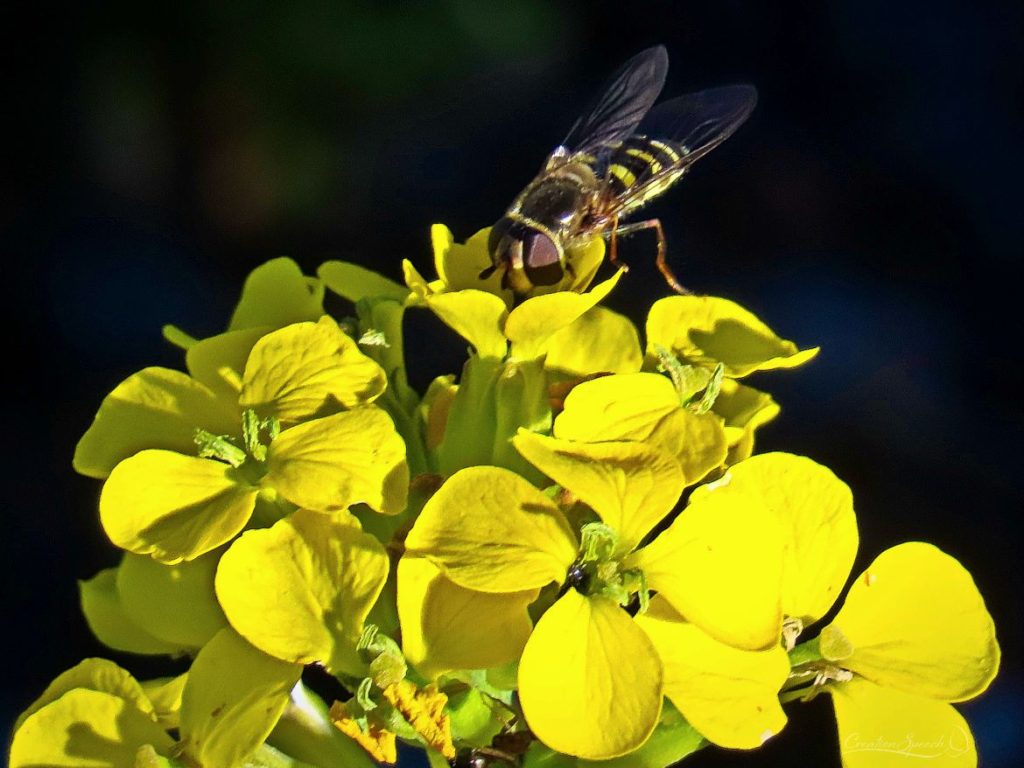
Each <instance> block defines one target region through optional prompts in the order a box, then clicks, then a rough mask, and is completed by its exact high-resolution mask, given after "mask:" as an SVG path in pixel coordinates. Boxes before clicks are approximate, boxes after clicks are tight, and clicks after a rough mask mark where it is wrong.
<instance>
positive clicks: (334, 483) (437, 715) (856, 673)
mask: <svg viewBox="0 0 1024 768" xmlns="http://www.w3.org/2000/svg"><path fill="white" fill-rule="evenodd" d="M432 234H433V245H434V255H435V268H436V272H437V275H438V277H437V279H436V280H432V281H428V280H427V279H425V278H424V277H422V276H421V274H420V273H419V272H417V270H416V269H415V268H414V267H413V266H412V265H411V264H410V263H408V262H406V263H405V265H404V273H405V285H399V284H397V283H394V282H392V281H390V280H388V279H386V278H384V277H382V276H380V275H377V274H374V273H372V272H370V271H368V270H366V269H364V268H362V267H358V266H356V265H353V264H348V263H344V262H338V261H334V262H328V263H325V264H323V265H322V266H321V267H320V269H319V270H318V271H317V276H316V277H315V278H314V277H307V276H304V275H303V274H302V272H301V271H300V270H299V268H298V267H297V265H296V264H295V263H294V262H292V261H290V260H288V259H277V260H274V261H271V262H269V263H267V264H265V265H263V266H261V267H259V268H258V269H256V270H255V271H254V272H253V273H252V274H251V275H250V277H249V279H248V280H247V282H246V284H245V287H244V290H243V292H242V296H241V299H240V301H239V303H238V306H237V308H236V310H235V312H234V314H233V316H232V318H231V321H230V324H229V325H228V329H227V330H226V331H225V332H224V333H222V334H219V335H216V336H213V337H210V338H205V339H195V338H192V337H191V336H189V335H187V334H186V333H184V332H183V331H181V330H179V329H177V328H174V327H168V328H167V329H165V336H166V337H167V339H168V340H169V341H171V342H172V343H174V344H176V345H178V346H179V347H181V348H182V349H183V351H184V369H185V371H184V372H183V371H178V370H170V369H165V368H147V369H145V370H143V371H140V372H139V373H136V374H134V375H132V376H129V377H128V378H127V379H126V380H125V381H123V382H122V383H121V384H119V385H118V386H117V387H116V388H115V389H114V390H113V391H112V392H111V393H110V395H108V396H107V398H106V399H105V400H104V401H103V403H102V405H101V406H100V408H99V411H98V413H97V414H96V418H95V420H94V421H93V423H92V425H91V426H90V427H89V429H88V431H87V432H86V433H85V435H84V436H83V437H82V439H81V441H80V442H79V444H78V447H77V450H76V453H75V457H74V466H75V468H76V469H77V470H78V471H79V472H81V473H82V474H85V475H88V476H91V477H95V478H97V479H100V480H102V481H103V488H102V493H101V495H100V501H99V519H100V523H101V524H102V526H103V529H104V531H105V532H106V533H107V535H108V537H109V538H110V540H111V542H113V543H114V544H115V545H116V546H117V547H119V548H120V549H121V550H123V555H122V557H121V561H120V564H119V565H117V566H116V567H113V568H109V569H107V570H104V571H101V572H100V573H99V574H97V575H96V576H95V577H93V578H92V579H90V580H88V581H84V582H82V583H81V602H82V609H83V612H84V614H85V618H86V621H87V622H88V624H89V626H90V628H91V629H92V631H93V632H94V633H95V635H96V636H97V637H98V638H99V639H100V640H101V641H102V642H103V643H104V644H106V645H107V646H109V647H110V648H112V649H115V650H117V651H123V652H129V653H134V654H149V655H166V656H170V657H175V658H179V659H187V660H190V664H189V666H188V669H187V671H186V672H184V673H183V674H181V675H179V676H177V677H173V678H161V679H156V680H146V681H138V680H136V679H135V678H134V677H132V675H131V674H129V673H128V672H127V671H125V670H124V669H122V668H121V667H119V666H117V665H116V664H114V663H113V662H110V661H106V660H103V659H88V660H86V661H83V662H82V663H81V664H79V665H78V666H76V667H74V668H72V669H70V670H68V671H66V672H64V673H63V674H61V675H60V676H59V677H57V679H56V680H54V681H53V683H52V684H51V685H50V686H49V687H48V688H47V689H46V690H45V691H44V692H43V694H42V695H41V696H40V697H39V699H38V700H37V701H35V702H34V703H33V704H32V705H31V706H30V707H29V708H28V709H27V710H26V711H25V712H24V713H23V714H22V716H21V718H20V719H19V721H18V722H17V724H16V728H15V734H14V738H13V742H12V744H11V751H10V765H11V767H12V768H28V766H39V765H46V766H68V767H77V768H86V767H87V766H88V767H95V766H117V767H118V768H121V767H122V766H123V767H125V768H133V767H134V768H157V767H161V768H178V767H181V766H189V767H191V768H233V767H234V766H291V767H292V768H301V767H302V766H320V767H321V768H330V767H332V766H338V765H346V766H356V767H358V766H372V765H374V764H377V763H394V762H396V760H397V759H398V750H399V745H407V746H412V747H418V748H421V749H422V750H424V752H425V753H426V755H427V758H428V760H429V762H430V764H431V765H432V766H446V765H449V761H455V762H456V763H458V764H473V765H495V766H498V765H504V766H509V765H518V766H527V767H531V768H577V767H583V766H610V767H612V768H620V767H623V768H625V767H627V766H640V767H645V768H646V767H648V766H649V767H651V768H662V767H663V766H667V765H670V764H672V763H674V762H676V761H678V760H680V759H682V758H685V757H686V756H687V755H689V754H691V753H693V752H695V751H696V750H698V749H701V748H702V747H705V746H707V745H709V744H711V745H717V746H720V747H726V748H732V749H754V748H757V747H759V746H760V745H762V744H763V743H764V742H765V741H766V740H768V739H770V738H772V737H773V736H774V735H776V734H777V733H779V732H780V731H781V730H782V729H783V728H784V727H785V725H786V721H787V710H786V709H784V706H786V705H789V704H790V703H798V702H801V701H806V700H808V699H810V698H812V697H813V696H816V695H818V694H820V693H827V694H829V695H830V696H831V699H832V701H833V704H834V708H835V714H836V721H837V723H838V729H839V734H840V747H841V752H842V755H841V757H842V762H843V764H844V765H846V766H855V767H856V766H881V765H888V764H889V762H887V761H889V760H890V759H891V757H892V750H891V749H888V748H887V747H886V745H890V744H893V743H900V742H901V740H902V741H903V742H905V740H906V734H908V733H913V734H916V741H915V744H913V745H905V746H906V749H909V750H911V751H912V752H913V754H912V756H915V757H929V758H932V759H933V761H934V762H930V763H929V764H930V765H935V766H945V765H949V766H961V765H964V766H968V765H974V764H976V762H977V755H976V751H975V748H974V744H973V740H972V737H971V734H970V731H969V729H968V728H967V726H966V724H965V722H964V721H963V719H962V718H961V717H960V715H959V714H958V713H957V712H956V710H955V709H954V708H953V707H952V706H951V702H957V701H963V700H965V699H968V698H971V697H973V696H976V695H978V694H979V693H981V692H982V691H984V690H985V688H986V687H987V686H988V684H989V683H990V682H991V680H992V679H993V677H994V676H995V674H996V671H997V669H998V664H999V647H998V645H997V642H996V638H995V629H994V626H993V622H992V619H991V617H990V616H989V614H988V612H987V610H986V608H985V605H984V602H983V600H982V598H981V596H980V594H979V593H978V590H977V588H976V587H975V585H974V583H973V581H972V579H971V577H970V575H969V574H968V573H967V571H965V570H964V569H963V567H962V566H961V565H960V564H959V563H958V562H957V561H956V560H955V559H953V558H952V557H950V556H949V555H947V554H944V553H943V552H941V551H939V550H938V549H936V548H935V547H933V546H931V545H929V544H924V543H920V542H910V543H905V544H900V545H897V546H894V547H892V548H890V549H888V550H886V551H885V552H882V553H881V554H880V555H879V556H878V557H877V558H876V559H875V560H874V562H873V563H872V564H871V565H870V566H869V567H868V568H867V569H866V570H865V571H864V573H863V574H861V575H860V576H858V577H857V578H856V579H855V580H854V581H853V582H852V586H850V587H849V590H848V592H847V593H846V596H845V600H844V602H843V603H842V606H841V607H840V608H839V609H838V612H836V613H835V614H834V618H833V619H832V620H831V622H830V623H828V624H827V625H826V626H824V627H820V628H818V629H817V631H814V632H809V630H810V629H811V628H812V627H815V626H816V625H817V624H819V622H821V621H822V620H823V619H824V618H825V617H826V616H827V615H831V614H832V613H834V612H833V607H834V605H835V604H836V602H837V601H838V599H839V597H840V595H841V594H842V593H843V590H844V587H845V585H846V583H847V581H848V579H849V576H850V573H851V570H852V568H853V566H854V562H855V559H856V557H857V549H858V532H857V521H856V518H855V515H854V509H853V499H852V494H851V492H850V490H849V488H848V487H847V486H846V485H845V484H844V483H843V482H842V481H841V480H840V479H839V478H837V477H836V476H835V474H833V473H832V472H831V471H830V470H829V469H828V468H826V467H824V466H822V465H820V464H818V463H816V462H814V461H813V460H811V459H809V458H805V457H801V456H795V455H792V454H788V453H765V454H755V453H754V444H755V440H756V434H757V431H758V430H759V429H760V428H761V427H762V426H763V425H765V424H766V423H768V422H769V421H771V420H772V419H774V418H775V417H776V416H777V415H778V413H779V406H778V405H777V404H776V403H775V401H774V400H773V399H772V398H771V396H770V395H768V394H766V393H764V392H761V391H759V390H757V389H755V388H753V387H751V386H750V385H749V384H747V383H745V381H744V379H745V378H746V377H747V376H748V375H749V374H752V373H754V372H757V371H768V370H776V369H788V368H795V367H797V366H800V365H803V364H804V363H806V362H808V361H810V360H811V359H813V358H814V356H815V355H816V354H817V351H818V350H817V349H816V348H814V349H799V348H798V347H797V345H795V344H794V343H793V342H791V341H788V340H786V339H783V338H781V337H779V336H778V335H777V334H776V333H775V332H774V331H773V330H772V329H771V328H769V327H768V326H767V325H765V324H764V323H763V322H762V321H761V320H759V319H758V318H757V317H755V316H754V315H753V314H752V313H750V312H748V311H747V310H745V309H743V308H742V307H740V306H738V305H737V304H735V303H734V302H731V301H729V300H726V299H723V298H715V297H707V296H672V297H669V298H665V299H661V300H660V301H657V302H656V303H655V304H654V305H653V306H652V307H651V308H650V311H649V312H648V314H647V319H646V325H645V328H644V334H643V341H642V342H641V335H640V333H639V332H638V330H637V328H636V327H635V326H634V325H633V323H632V322H631V321H630V320H629V319H627V318H626V317H624V316H622V315H620V314H617V313H615V312H613V311H611V310H609V309H607V308H605V307H602V306H601V305H600V302H601V300H602V299H604V298H605V297H606V296H607V295H608V293H609V292H610V291H611V290H612V289H613V288H615V286H616V284H617V283H618V282H619V280H620V278H621V272H617V273H615V274H613V275H612V276H611V277H609V278H608V279H605V280H604V281H603V282H599V283H597V284H595V285H593V286H591V283H592V282H593V281H594V279H595V276H596V275H597V274H598V271H599V268H600V266H601V264H602V263H603V258H604V249H603V245H602V242H601V241H600V240H594V241H592V242H590V243H588V244H587V245H586V246H584V247H580V248H577V249H575V250H573V251H571V252H570V253H569V254H568V258H569V259H570V261H571V263H572V265H573V269H572V270H567V272H566V274H567V277H566V278H565V281H564V284H560V285H556V286H550V287H548V288H545V289H542V290H540V291H538V292H537V293H536V294H534V295H530V296H529V297H525V298H523V297H515V296H513V295H512V294H511V293H509V292H507V291H504V290H503V289H502V288H501V285H500V279H499V277H498V276H495V275H492V276H491V277H489V278H488V279H481V277H480V273H481V271H483V270H484V269H485V268H486V267H487V266H488V265H489V264H490V260H489V257H488V255H487V250H486V242H487V234H488V233H487V231H486V230H485V231H482V232H480V233H478V234H476V235H475V236H473V237H472V238H470V239H469V241H467V242H466V243H465V244H458V243H455V242H454V241H453V238H452V236H451V233H450V232H448V230H447V229H446V228H444V227H442V226H436V227H435V228H434V230H433V233H432ZM326 291H330V292H332V293H333V294H336V295H337V296H339V297H341V298H342V299H345V300H347V301H348V302H350V303H351V306H352V310H351V316H343V317H334V316H332V315H330V314H328V313H326V312H325V310H324V299H325V293H326ZM414 310H425V311H429V312H432V313H433V314H434V315H436V316H437V317H438V318H439V319H440V320H441V321H443V323H445V324H446V325H447V326H449V327H450V328H451V329H452V331H454V332H455V333H457V334H458V335H459V336H461V337H462V338H463V339H464V340H465V341H466V342H467V344H468V345H469V348H470V350H469V355H468V359H467V361H466V363H465V365H464V367H463V369H462V371H461V372H460V373H459V374H458V375H457V376H456V375H451V374H444V375H439V376H438V377H437V378H436V379H434V381H433V382H432V383H431V384H430V386H429V387H428V388H427V390H426V392H425V393H423V394H422V395H421V394H420V393H418V392H416V391H415V390H414V389H413V388H412V387H411V386H410V385H409V383H408V381H407V378H406V373H405V349H406V348H407V347H408V348H409V349H412V350H415V352H416V353H417V354H422V351H421V350H419V349H417V347H416V344H415V342H411V341H410V340H408V339H405V338H403V317H404V314H405V312H406V311H414ZM805 634H809V635H810V637H809V638H808V637H805ZM325 681H327V682H329V685H328V684H326V683H325ZM914 750H916V751H914ZM460 761H461V762H460Z"/></svg>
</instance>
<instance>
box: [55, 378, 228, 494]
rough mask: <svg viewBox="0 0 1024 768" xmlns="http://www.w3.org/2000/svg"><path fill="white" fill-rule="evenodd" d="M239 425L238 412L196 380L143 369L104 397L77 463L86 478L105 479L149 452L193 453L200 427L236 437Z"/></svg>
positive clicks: (80, 444)
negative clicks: (120, 465) (122, 463)
mask: <svg viewBox="0 0 1024 768" xmlns="http://www.w3.org/2000/svg"><path fill="white" fill-rule="evenodd" d="M240 424H241V412H240V411H239V410H238V408H237V407H236V406H235V405H234V404H229V403H227V402H226V401H224V400H222V399H220V398H218V397H217V395H216V394H215V393H214V392H212V391H211V390H210V389H208V388H207V387H205V386H204V385H202V384H200V383H199V382H198V381H196V380H194V379H192V378H189V376H187V375H186V374H184V373H182V372H181V371H174V370H171V369H169V368H145V369H144V370H141V371H139V372H138V373H134V374H132V375H131V376H129V377H128V378H127V379H125V380H124V381H122V382H121V383H120V384H118V385H117V386H116V387H115V388H114V391H113V392H111V393H110V394H109V395H107V396H106V397H105V398H103V404H102V405H100V409H99V411H98V412H97V413H96V418H95V419H94V420H93V423H92V425H90V427H89V429H88V430H86V433H85V434H84V435H82V439H81V440H79V441H78V445H77V446H75V458H74V461H73V463H74V467H75V470H76V471H77V472H79V473H81V474H83V475H88V476H89V477H98V478H104V477H106V476H107V475H109V474H110V472H111V470H112V469H113V468H114V467H115V466H117V463H118V462H119V461H122V460H123V459H127V458H128V457H129V456H133V455H134V454H136V453H138V452H139V451H141V450H144V449H146V448H163V449H165V450H169V451H179V452H181V453H194V452H195V443H194V442H193V436H194V435H195V431H196V427H202V428H203V429H206V430H209V431H210V432H213V433H214V434H218V435H232V434H236V433H237V432H238V431H239V426H240Z"/></svg>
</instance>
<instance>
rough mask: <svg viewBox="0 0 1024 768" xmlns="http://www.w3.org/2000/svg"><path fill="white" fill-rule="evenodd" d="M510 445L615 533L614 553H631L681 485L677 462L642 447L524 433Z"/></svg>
mask: <svg viewBox="0 0 1024 768" xmlns="http://www.w3.org/2000/svg"><path fill="white" fill-rule="evenodd" d="M512 442H513V444H514V445H515V447H516V449H517V450H518V451H519V452H520V453H521V454H522V455H523V456H524V457H525V458H526V459H527V461H529V462H530V463H531V464H533V465H534V466H535V467H537V469H539V470H540V471H541V472H543V473H544V474H546V475H547V476H548V477H550V478H551V479H552V480H554V481H555V482H556V483H558V485H560V486H562V487H563V488H567V489H568V490H570V491H572V493H573V494H574V495H575V496H576V497H578V498H579V499H580V500H581V501H582V502H583V503H584V504H586V505H587V506H589V507H590V508H591V509H593V510H594V511H595V512H597V514H598V515H600V517H601V520H603V521H604V523H605V524H606V525H608V526H609V527H611V528H612V529H613V530H614V531H615V532H616V533H618V535H619V551H620V552H631V551H632V550H633V549H634V548H635V547H636V546H637V545H638V544H639V543H640V541H641V540H642V539H643V538H644V536H646V535H647V534H648V532H650V530H651V529H652V528H653V527H654V526H655V525H656V524H657V523H658V521H660V520H661V519H662V518H663V517H665V515H667V514H668V513H669V512H671V511H672V508H673V507H674V506H675V504H676V502H677V501H678V500H679V496H680V494H681V493H682V492H683V487H684V486H685V484H686V483H685V480H684V478H683V471H682V470H681V469H680V468H679V462H677V461H676V460H675V459H673V458H672V457H671V456H669V455H668V454H666V453H664V452H663V451H660V450H658V449H656V448H651V447H648V446H646V445H644V444H643V443H630V442H607V443H573V442H570V441H568V440H559V439H557V438H553V437H542V436H541V435H535V434H533V433H531V432H525V431H520V433H519V434H518V435H516V437H515V438H513V440H512Z"/></svg>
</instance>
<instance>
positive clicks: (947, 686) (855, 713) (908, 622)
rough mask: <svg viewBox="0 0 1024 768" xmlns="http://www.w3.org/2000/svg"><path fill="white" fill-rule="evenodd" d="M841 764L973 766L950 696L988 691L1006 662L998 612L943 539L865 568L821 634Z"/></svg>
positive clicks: (970, 744)
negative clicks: (949, 552) (937, 544)
mask: <svg viewBox="0 0 1024 768" xmlns="http://www.w3.org/2000/svg"><path fill="white" fill-rule="evenodd" d="M819 648H820V653H821V656H822V658H823V659H825V660H826V662H828V665H827V666H826V668H825V670H824V671H823V672H822V673H821V674H822V679H823V680H825V681H826V687H827V690H828V691H829V693H831V694H832V701H833V704H834V706H835V711H836V721H837V722H838V725H839V746H840V750H841V752H842V757H843V764H844V765H845V766H848V768H860V767H861V766H865V767H867V766H871V767H872V768H874V767H875V766H884V765H890V764H892V765H896V764H899V765H903V764H904V763H905V762H906V761H907V760H908V759H915V758H916V759H922V758H927V759H928V760H927V762H928V764H929V765H939V766H974V765H976V764H977V752H976V750H975V747H974V740H973V738H972V737H971V733H970V730H969V729H968V727H967V724H966V723H965V722H964V719H963V718H962V717H961V716H960V715H959V713H957V711H956V710H955V709H954V708H953V707H952V706H951V705H950V704H949V702H957V701H964V700H966V699H970V698H973V697H975V696H977V695H978V694H980V693H981V692H982V691H984V690H985V689H986V688H987V687H988V685H989V683H990V682H991V681H992V679H993V678H994V677H995V675H996V672H997V671H998V669H999V657H1000V652H999V645H998V643H997V641H996V636H995V626H994V624H993V622H992V617H991V616H990V615H989V613H988V610H987V609H986V608H985V603H984V601H983V600H982V598H981V595H980V594H979V593H978V589H977V587H976V586H975V584H974V581H973V580H972V579H971V576H970V574H969V573H968V572H967V571H966V570H964V568H963V566H961V565H960V563H958V562H957V561H956V560H955V559H953V558H952V557H950V556H949V555H947V554H945V553H944V552H942V551H941V550H939V549H937V548H936V547H934V546H932V545H930V544H925V543H922V542H908V543H906V544H900V545H898V546H895V547H892V548H891V549H888V550H886V551H885V552H883V553H882V554H881V555H879V556H878V557H877V558H876V559H875V561H874V562H873V563H872V564H871V565H870V566H868V568H867V570H866V571H865V572H864V573H863V574H861V575H860V576H859V577H858V578H857V580H856V581H854V583H853V586H852V587H851V588H850V592H849V594H848V595H847V597H846V601H845V603H844V604H843V607H842V608H841V609H840V611H839V613H838V615H837V616H836V618H835V620H834V621H833V622H832V623H831V624H830V625H829V626H827V627H825V629H824V630H822V633H821V637H820V639H819Z"/></svg>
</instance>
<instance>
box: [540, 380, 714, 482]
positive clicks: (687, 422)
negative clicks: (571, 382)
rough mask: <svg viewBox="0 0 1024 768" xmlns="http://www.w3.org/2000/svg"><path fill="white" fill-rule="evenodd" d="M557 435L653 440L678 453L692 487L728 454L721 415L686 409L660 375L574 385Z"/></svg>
mask: <svg viewBox="0 0 1024 768" xmlns="http://www.w3.org/2000/svg"><path fill="white" fill-rule="evenodd" d="M554 433H555V435H556V436H557V437H561V438H566V439H569V440H577V441H581V442H601V441H605V440H636V441H639V442H644V443H649V444H651V445H653V446H654V447H656V448H661V449H662V450H664V451H666V452H668V453H669V454H671V455H672V456H674V457H675V458H676V460H677V461H678V462H679V465H680V466H681V467H682V469H683V474H684V475H685V476H686V482H687V484H691V485H692V484H693V483H697V482H699V481H700V480H702V479H703V478H704V477H705V476H706V475H707V473H708V472H710V471H711V470H712V469H714V468H715V467H718V466H721V464H722V463H723V462H724V461H725V457H726V453H727V452H728V441H727V438H726V434H725V429H724V428H723V426H722V422H721V419H720V418H719V417H718V416H716V415H715V414H713V413H705V414H697V413H693V412H691V411H689V410H687V409H686V408H683V407H681V406H680V404H679V396H678V394H676V390H675V388H674V387H673V386H672V382H671V381H669V380H668V379H667V378H666V377H665V376H662V375H660V374H656V373H632V374H622V375H616V376H602V377H601V378H599V379H594V380H593V381H585V382H583V383H582V384H580V385H578V386H576V387H574V388H573V390H572V391H571V392H570V393H569V395H568V397H566V399H565V409H564V410H563V411H562V413H561V414H559V416H558V418H557V419H555V426H554Z"/></svg>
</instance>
